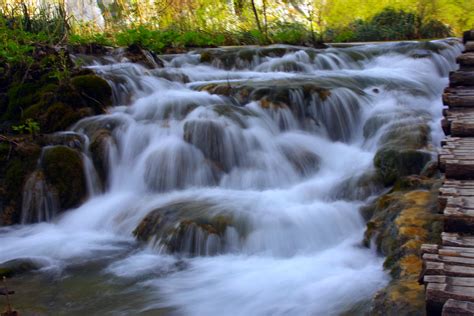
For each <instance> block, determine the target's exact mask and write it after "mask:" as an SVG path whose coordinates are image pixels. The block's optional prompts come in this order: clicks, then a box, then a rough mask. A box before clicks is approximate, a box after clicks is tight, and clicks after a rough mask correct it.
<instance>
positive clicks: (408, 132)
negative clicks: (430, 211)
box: [0, 40, 461, 315]
mask: <svg viewBox="0 0 474 316" xmlns="http://www.w3.org/2000/svg"><path fill="white" fill-rule="evenodd" d="M460 51H461V47H460V45H459V43H458V42H457V41H455V40H443V41H432V42H424V43H416V42H410V43H388V44H380V45H365V46H356V47H351V48H329V49H327V50H315V49H310V48H302V47H291V46H270V47H264V48H263V47H262V48H261V47H239V48H216V49H203V50H198V51H193V52H189V53H187V54H177V55H163V56H158V57H156V56H155V57H153V56H152V57H150V58H155V59H156V60H157V61H159V62H156V63H153V64H152V66H151V67H150V66H149V65H148V67H147V66H146V65H141V64H139V63H132V62H130V60H127V58H122V57H120V58H118V57H117V54H110V55H108V56H102V57H94V58H90V57H87V56H79V55H78V56H75V58H82V59H83V63H85V65H86V67H88V68H90V69H92V70H93V71H95V72H96V73H97V74H99V75H100V76H102V77H103V78H105V79H106V80H107V81H108V82H109V84H110V85H111V86H112V88H113V96H114V101H115V105H114V106H113V107H112V108H110V109H109V110H108V113H107V114H105V115H100V116H94V117H90V118H86V119H83V120H82V121H80V122H78V123H77V124H76V125H75V126H73V127H71V132H73V133H76V134H79V135H81V137H84V139H86V141H85V142H84V144H85V145H84V148H83V153H84V166H85V170H86V173H87V181H86V182H87V185H88V199H87V201H86V202H85V203H83V204H82V205H81V206H79V207H77V208H73V209H70V210H68V211H66V212H64V213H61V214H56V212H53V211H52V210H54V209H55V202H54V201H55V197H54V196H52V195H51V193H50V191H49V190H48V189H47V187H46V185H47V184H46V183H44V181H42V179H43V178H42V175H41V171H38V172H37V173H34V174H32V175H31V177H30V178H29V179H28V181H27V183H26V184H25V192H24V201H23V208H24V214H25V218H24V219H23V222H24V224H23V225H20V226H17V227H11V228H1V229H0V263H1V262H4V261H8V260H13V259H17V258H30V259H32V260H36V261H37V262H38V265H39V266H40V267H39V268H40V271H39V272H38V273H36V274H35V277H32V278H30V279H28V280H26V279H24V280H21V282H23V284H26V285H28V287H29V288H30V289H34V288H35V286H37V287H39V286H40V285H41V284H42V282H50V281H51V279H52V280H53V282H55V284H57V286H58V287H60V288H61V289H62V290H61V291H60V292H61V293H57V292H55V293H49V292H48V291H47V290H46V293H43V294H42V295H41V296H38V295H36V296H35V295H34V294H33V293H32V295H31V296H32V298H31V299H30V300H31V302H29V304H30V305H27V306H26V309H27V310H28V308H31V309H32V310H34V308H35V307H38V306H43V305H42V304H45V303H44V302H51V301H54V306H49V305H48V306H49V307H48V308H54V310H55V311H57V313H58V314H64V315H66V314H67V315H81V314H82V315H83V314H85V313H87V312H89V313H96V314H97V313H99V314H103V315H106V314H110V315H112V314H113V315H126V314H140V313H143V314H147V313H149V314H150V315H151V314H153V315H156V314H157V313H163V314H173V315H174V314H178V315H181V314H184V315H338V314H342V313H352V314H357V313H363V312H364V311H365V309H364V306H367V302H368V301H370V299H371V298H372V297H373V295H374V294H375V293H376V292H377V291H378V290H379V289H381V288H382V287H384V285H386V283H387V281H388V280H389V277H388V276H387V275H386V273H385V272H384V271H383V267H382V262H383V258H381V257H380V256H378V255H377V254H376V252H375V251H374V250H372V249H367V248H364V247H362V246H361V240H362V236H363V233H364V230H365V222H364V219H363V218H362V216H361V214H360V213H359V208H360V207H361V206H363V205H364V204H365V203H367V201H368V200H369V199H370V198H371V197H373V196H375V195H376V194H378V193H380V192H382V190H383V183H382V182H383V181H385V180H387V179H388V178H389V175H386V176H384V179H382V180H381V179H380V175H379V174H377V172H376V170H375V168H374V157H375V156H376V154H377V156H379V155H382V154H383V153H384V152H390V151H392V152H395V153H402V154H403V153H405V152H410V153H413V152H415V153H417V154H419V155H420V156H419V157H420V158H419V159H420V163H421V162H422V163H423V164H424V163H425V162H426V161H428V160H429V159H430V157H431V153H432V152H433V150H435V148H434V146H433V144H437V143H438V141H439V140H440V138H441V136H442V131H441V130H440V127H439V126H440V124H439V120H440V118H441V110H442V104H441V98H440V94H441V92H442V90H443V87H444V86H445V85H446V83H447V79H446V77H447V75H448V73H449V71H450V70H453V69H454V68H455V63H454V57H455V56H456V55H457V54H458V53H459V52H460ZM415 156H416V155H415ZM410 157H412V156H410ZM416 157H418V156H416ZM417 159H418V158H417ZM421 167H422V166H421ZM410 168H415V169H416V168H417V166H412V167H410ZM412 171H415V172H416V171H419V170H414V169H413V170H411V169H410V170H407V172H412ZM35 212H36V213H35ZM38 221H43V222H40V223H36V224H26V223H32V222H38ZM45 280H49V281H45ZM26 285H25V286H26ZM85 287H86V288H87V287H88V288H87V289H86V290H84V288H85ZM53 292H54V291H53ZM90 292H95V293H94V294H91V293H90ZM35 297H36V298H35Z"/></svg>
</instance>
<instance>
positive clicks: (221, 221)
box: [134, 201, 246, 256]
mask: <svg viewBox="0 0 474 316" xmlns="http://www.w3.org/2000/svg"><path fill="white" fill-rule="evenodd" d="M245 230H246V228H245V225H244V224H243V223H239V222H238V221H236V220H235V218H234V217H233V216H232V215H231V213H230V212H229V211H228V210H225V209H222V208H220V207H219V206H218V204H214V203H212V202H206V201H186V202H177V203H172V204H168V205H165V206H162V207H160V208H158V209H155V210H153V211H151V212H150V213H149V214H148V215H147V216H146V217H145V218H144V219H143V220H142V221H141V223H140V224H139V225H138V227H137V228H136V229H135V231H134V235H135V237H136V238H137V239H138V240H139V241H142V242H147V243H151V244H152V245H154V246H155V247H165V249H167V251H169V252H176V253H181V254H185V255H191V256H199V255H215V254H218V253H221V252H223V251H225V250H226V249H227V250H228V249H230V248H232V247H233V246H235V243H236V242H238V240H236V239H238V238H239V237H238V236H240V237H242V236H243V235H244V234H245ZM231 232H234V233H235V234H236V236H234V235H233V234H230V235H229V233H231Z"/></svg>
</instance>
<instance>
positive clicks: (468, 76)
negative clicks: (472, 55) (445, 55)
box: [449, 70, 474, 87]
mask: <svg viewBox="0 0 474 316" xmlns="http://www.w3.org/2000/svg"><path fill="white" fill-rule="evenodd" d="M449 86H450V87H459V86H463V87H472V86H474V71H462V70H458V71H454V72H451V73H450V74H449Z"/></svg>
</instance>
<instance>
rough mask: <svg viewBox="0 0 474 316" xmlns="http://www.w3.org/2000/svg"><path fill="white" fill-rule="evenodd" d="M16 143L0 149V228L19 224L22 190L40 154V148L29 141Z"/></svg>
mask: <svg viewBox="0 0 474 316" xmlns="http://www.w3.org/2000/svg"><path fill="white" fill-rule="evenodd" d="M17 143H18V145H16V146H14V145H6V146H2V147H1V148H0V159H1V164H0V172H1V176H0V193H1V194H0V201H1V204H2V208H0V226H1V225H13V224H17V223H19V222H20V219H21V205H22V189H23V186H24V184H25V182H26V180H27V179H28V177H29V175H30V174H31V173H32V172H33V171H34V170H35V169H36V167H37V162H38V158H39V156H40V153H41V147H40V146H38V145H37V144H34V143H32V142H30V141H23V140H20V139H18V140H17Z"/></svg>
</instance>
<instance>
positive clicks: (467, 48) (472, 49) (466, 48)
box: [464, 41, 474, 53]
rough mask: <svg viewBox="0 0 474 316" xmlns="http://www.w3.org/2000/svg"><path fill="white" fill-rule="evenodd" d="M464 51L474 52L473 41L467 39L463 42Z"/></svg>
mask: <svg viewBox="0 0 474 316" xmlns="http://www.w3.org/2000/svg"><path fill="white" fill-rule="evenodd" d="M464 52H466V53H468V52H474V41H468V42H466V43H465V44H464Z"/></svg>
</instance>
